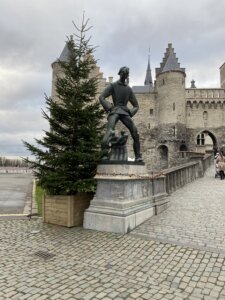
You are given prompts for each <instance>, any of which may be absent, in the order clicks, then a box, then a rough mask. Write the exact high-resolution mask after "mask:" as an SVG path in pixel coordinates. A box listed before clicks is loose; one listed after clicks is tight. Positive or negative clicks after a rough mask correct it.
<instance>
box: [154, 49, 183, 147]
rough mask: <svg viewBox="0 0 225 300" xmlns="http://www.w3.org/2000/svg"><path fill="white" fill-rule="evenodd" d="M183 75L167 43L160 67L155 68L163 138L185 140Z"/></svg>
mask: <svg viewBox="0 0 225 300" xmlns="http://www.w3.org/2000/svg"><path fill="white" fill-rule="evenodd" d="M185 77H186V74H185V69H184V68H180V64H179V63H178V59H177V58H176V53H174V49H173V48H172V44H168V48H167V49H166V53H165V54H164V58H163V61H162V63H161V64H160V68H156V91H157V101H158V110H159V124H160V128H159V129H160V135H161V138H162V139H163V140H170V141H171V140H174V141H179V140H185V135H186V110H185V107H186V106H185Z"/></svg>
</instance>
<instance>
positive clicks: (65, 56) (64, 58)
mask: <svg viewBox="0 0 225 300" xmlns="http://www.w3.org/2000/svg"><path fill="white" fill-rule="evenodd" d="M89 55H90V54H89ZM69 56H70V51H69V49H68V45H67V43H66V44H65V46H64V48H63V51H62V53H61V54H60V56H59V58H58V59H57V60H55V61H54V62H53V63H52V98H53V99H56V100H57V95H56V90H55V84H56V80H57V78H58V77H63V72H62V69H61V67H60V64H59V61H61V62H68V61H69ZM92 58H93V60H94V57H93V56H92ZM90 77H97V78H98V87H97V98H98V96H99V95H98V94H99V93H100V92H101V91H102V90H103V89H104V88H105V86H106V79H105V78H103V73H102V72H100V68H99V67H98V66H97V65H95V68H94V69H93V70H92V71H91V72H90Z"/></svg>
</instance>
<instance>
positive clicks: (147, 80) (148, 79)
mask: <svg viewBox="0 0 225 300" xmlns="http://www.w3.org/2000/svg"><path fill="white" fill-rule="evenodd" d="M145 85H150V86H151V87H152V86H153V84H152V72H151V68H150V58H149V57H148V66H147V71H146V76H145Z"/></svg>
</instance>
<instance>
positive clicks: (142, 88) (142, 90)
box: [132, 85, 153, 94]
mask: <svg viewBox="0 0 225 300" xmlns="http://www.w3.org/2000/svg"><path fill="white" fill-rule="evenodd" d="M132 90H133V92H134V93H136V94H148V93H149V92H152V91H153V86H150V85H135V86H133V87H132Z"/></svg>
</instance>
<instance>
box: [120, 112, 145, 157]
mask: <svg viewBox="0 0 225 300" xmlns="http://www.w3.org/2000/svg"><path fill="white" fill-rule="evenodd" d="M120 120H121V122H122V123H123V124H124V125H125V126H126V127H127V128H128V129H129V131H130V134H131V136H132V138H133V141H134V143H133V149H134V154H135V160H136V161H142V158H141V152H140V141H139V134H138V131H137V127H136V126H135V124H134V122H133V120H132V119H131V117H130V116H122V117H121V118H120Z"/></svg>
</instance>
